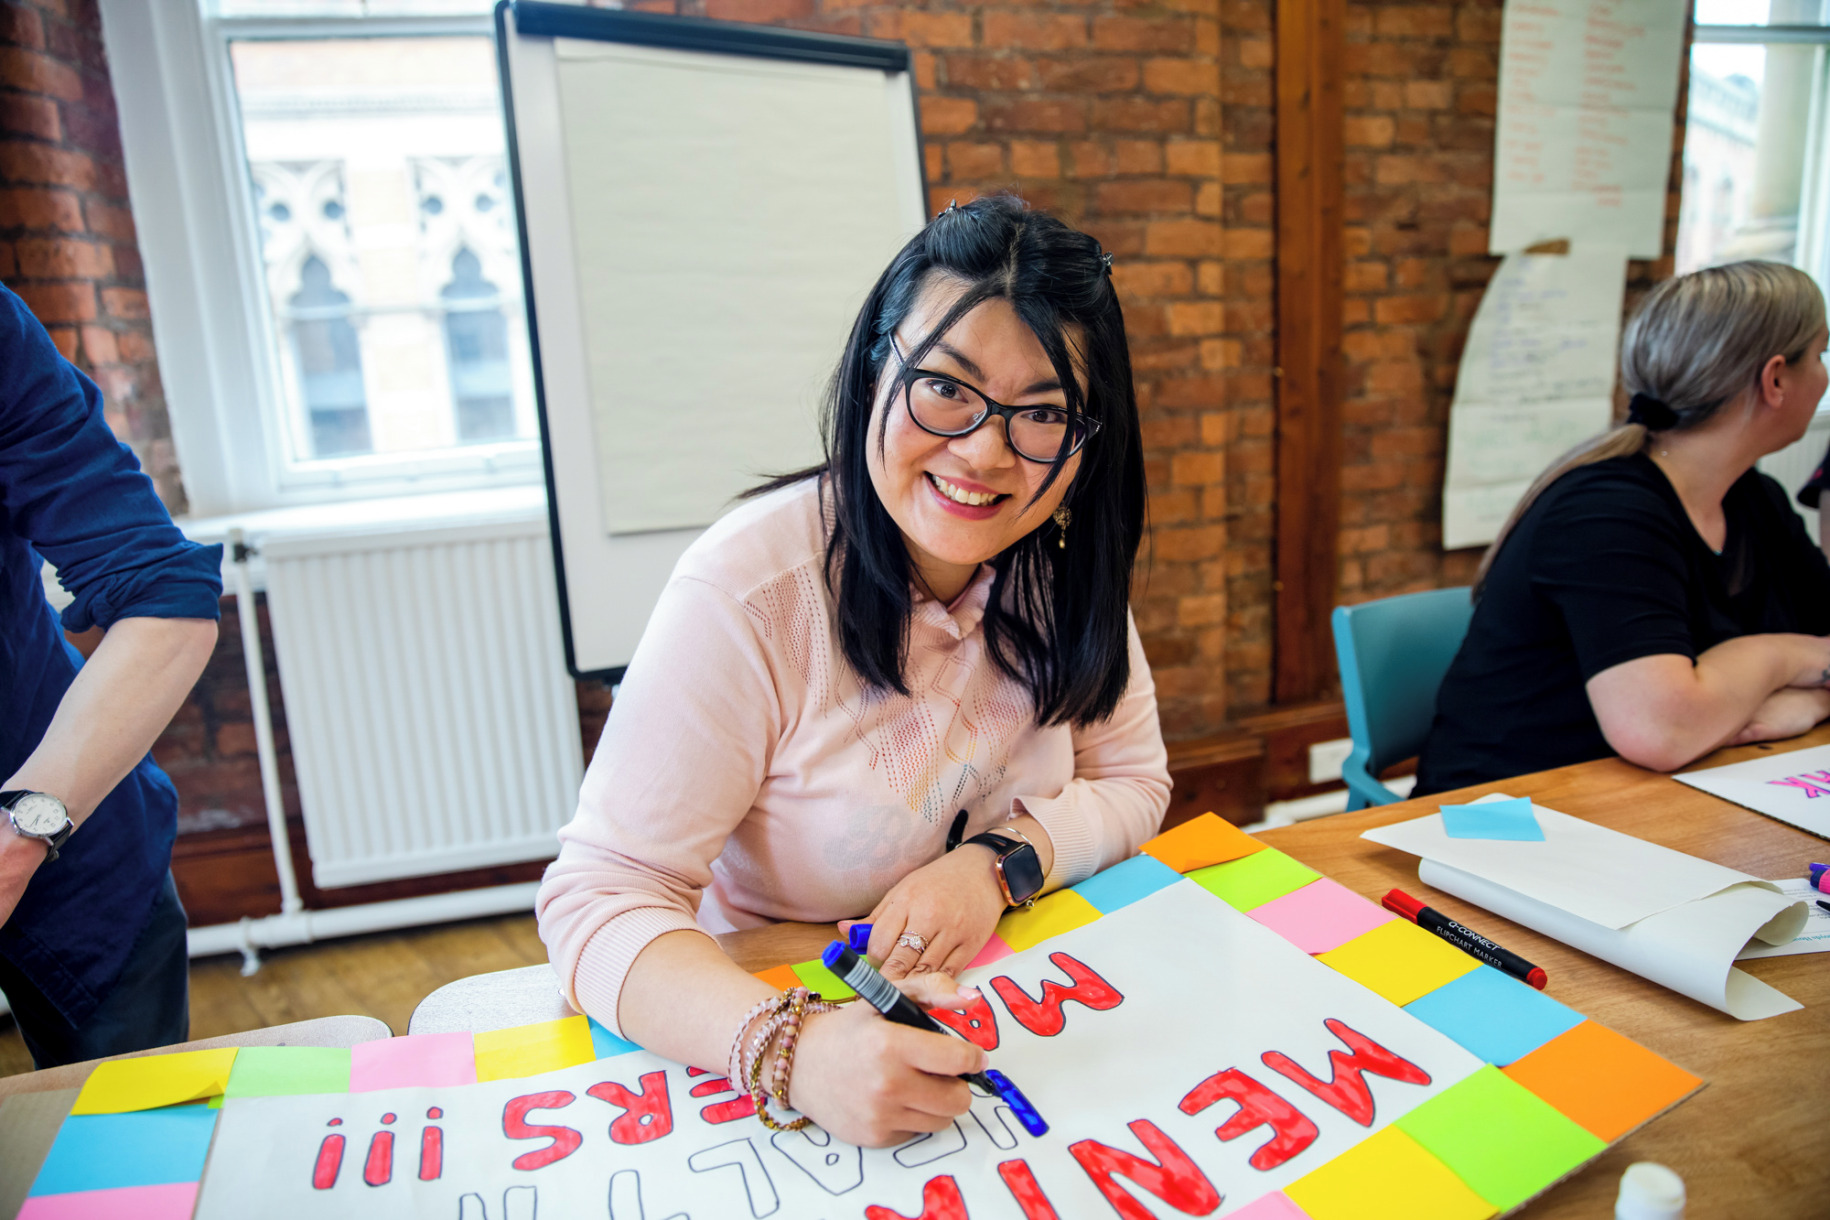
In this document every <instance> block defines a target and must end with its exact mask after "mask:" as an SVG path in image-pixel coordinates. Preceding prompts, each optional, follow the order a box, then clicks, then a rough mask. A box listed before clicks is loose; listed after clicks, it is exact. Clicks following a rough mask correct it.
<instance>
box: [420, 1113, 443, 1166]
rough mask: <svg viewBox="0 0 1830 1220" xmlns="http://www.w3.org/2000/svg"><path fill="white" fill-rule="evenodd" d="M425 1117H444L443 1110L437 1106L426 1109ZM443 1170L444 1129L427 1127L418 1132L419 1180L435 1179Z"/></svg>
mask: <svg viewBox="0 0 1830 1220" xmlns="http://www.w3.org/2000/svg"><path fill="white" fill-rule="evenodd" d="M426 1117H427V1118H432V1119H438V1118H443V1117H445V1112H444V1111H443V1110H441V1109H439V1108H438V1107H437V1106H433V1107H432V1108H431V1109H430V1110H427V1111H426ZM444 1172H445V1129H444V1128H443V1127H427V1128H426V1129H425V1130H424V1131H421V1132H420V1133H419V1180H420V1181H422V1182H433V1181H437V1180H438V1177H439V1175H440V1174H442V1173H444Z"/></svg>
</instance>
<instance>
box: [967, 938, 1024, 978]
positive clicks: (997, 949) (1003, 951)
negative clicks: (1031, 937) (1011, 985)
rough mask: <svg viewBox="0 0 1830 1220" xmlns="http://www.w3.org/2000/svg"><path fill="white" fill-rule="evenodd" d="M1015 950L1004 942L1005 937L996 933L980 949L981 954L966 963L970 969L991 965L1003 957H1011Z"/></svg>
mask: <svg viewBox="0 0 1830 1220" xmlns="http://www.w3.org/2000/svg"><path fill="white" fill-rule="evenodd" d="M1013 952H1015V950H1013V949H1012V948H1011V947H1010V946H1009V945H1007V944H1005V943H1004V938H1003V937H1001V936H998V935H996V934H995V933H994V934H993V935H992V938H991V939H990V940H988V941H986V942H985V947H984V948H983V949H980V950H979V955H978V956H977V957H975V958H973V959H972V960H971V961H969V962H967V963H966V969H968V970H970V969H972V968H973V967H974V966H989V965H991V963H993V962H995V961H997V960H998V959H999V958H1001V957H1009V956H1010V955H1011V954H1012V953H1013Z"/></svg>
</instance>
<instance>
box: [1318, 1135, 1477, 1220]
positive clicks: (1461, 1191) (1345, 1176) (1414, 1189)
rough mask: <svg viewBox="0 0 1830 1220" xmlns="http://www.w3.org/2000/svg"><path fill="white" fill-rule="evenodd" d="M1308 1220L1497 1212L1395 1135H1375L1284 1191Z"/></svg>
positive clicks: (1403, 1219)
mask: <svg viewBox="0 0 1830 1220" xmlns="http://www.w3.org/2000/svg"><path fill="white" fill-rule="evenodd" d="M1284 1194H1286V1195H1288V1196H1289V1197H1290V1201H1291V1202H1292V1203H1295V1204H1296V1205H1297V1206H1298V1207H1300V1208H1302V1209H1303V1211H1304V1212H1305V1213H1307V1214H1308V1215H1309V1217H1310V1220H1422V1218H1423V1217H1428V1218H1429V1220H1486V1218H1487V1217H1488V1216H1491V1215H1494V1214H1495V1213H1496V1212H1498V1211H1499V1208H1497V1207H1495V1206H1494V1205H1493V1204H1491V1203H1489V1202H1488V1201H1487V1200H1485V1199H1483V1198H1481V1197H1480V1196H1479V1195H1477V1194H1475V1193H1474V1191H1473V1190H1471V1189H1469V1187H1468V1184H1467V1183H1466V1182H1463V1181H1462V1180H1461V1179H1460V1178H1459V1177H1457V1176H1456V1174H1455V1171H1454V1170H1452V1169H1450V1168H1449V1167H1448V1166H1447V1165H1444V1164H1443V1163H1442V1162H1441V1161H1439V1160H1437V1159H1436V1158H1435V1157H1434V1156H1432V1155H1431V1154H1430V1153H1429V1152H1428V1151H1426V1150H1425V1149H1424V1147H1423V1145H1421V1144H1419V1143H1418V1142H1417V1141H1416V1140H1414V1139H1412V1138H1411V1137H1410V1136H1409V1135H1406V1134H1405V1133H1404V1132H1403V1131H1400V1130H1399V1129H1398V1128H1397V1127H1386V1128H1384V1129H1383V1130H1380V1131H1375V1132H1374V1133H1373V1134H1371V1135H1369V1136H1367V1137H1366V1138H1365V1139H1363V1140H1361V1141H1360V1142H1359V1143H1357V1144H1355V1145H1354V1146H1353V1147H1351V1148H1349V1149H1348V1150H1347V1151H1346V1152H1343V1153H1342V1154H1341V1155H1340V1156H1337V1157H1335V1158H1334V1159H1333V1160H1332V1161H1329V1162H1328V1163H1327V1164H1326V1165H1323V1166H1321V1167H1320V1168H1318V1169H1315V1170H1313V1171H1312V1172H1310V1173H1309V1174H1307V1175H1305V1176H1304V1177H1300V1178H1298V1179H1296V1181H1294V1182H1292V1183H1290V1184H1289V1185H1288V1186H1286V1187H1284Z"/></svg>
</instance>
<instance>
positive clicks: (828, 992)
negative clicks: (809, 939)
mask: <svg viewBox="0 0 1830 1220" xmlns="http://www.w3.org/2000/svg"><path fill="white" fill-rule="evenodd" d="M794 975H795V977H796V978H798V979H800V984H799V985H800V986H802V987H805V988H806V989H807V990H809V991H811V992H813V993H814V994H815V995H817V996H819V997H820V998H821V999H826V1000H843V999H845V998H846V997H847V996H853V995H856V994H858V993H857V992H855V991H853V990H852V989H851V988H850V987H847V986H846V985H845V983H844V981H843V980H842V979H840V978H839V976H838V975H836V974H834V973H833V972H832V971H830V970H828V969H827V968H826V966H825V964H824V963H823V962H821V961H820V959H819V958H817V957H816V958H814V959H813V960H812V961H810V962H796V963H795V964H794Z"/></svg>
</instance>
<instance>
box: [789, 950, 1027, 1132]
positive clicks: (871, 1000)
mask: <svg viewBox="0 0 1830 1220" xmlns="http://www.w3.org/2000/svg"><path fill="white" fill-rule="evenodd" d="M852 932H853V934H854V935H856V933H857V929H856V928H853V929H852ZM869 935H870V933H869V932H868V931H867V932H866V933H865V936H866V937H867V938H868V937H869ZM820 961H821V962H822V963H824V964H825V966H826V968H827V969H828V970H830V971H832V972H833V973H834V974H836V975H838V976H839V977H840V978H841V979H843V980H844V981H845V985H846V986H847V987H850V988H851V989H852V990H853V991H855V992H857V993H858V994H859V995H860V996H862V997H863V998H864V1000H865V1002H866V1003H868V1004H869V1005H870V1006H871V1007H872V1008H875V1009H876V1010H877V1011H878V1012H880V1013H882V1014H883V1015H884V1016H885V1017H887V1018H888V1019H889V1020H891V1021H894V1022H896V1023H897V1024H898V1025H907V1026H910V1027H911V1028H914V1029H927V1030H933V1031H934V1032H935V1033H937V1034H939V1033H945V1032H947V1031H946V1030H945V1028H944V1027H943V1026H942V1025H941V1024H940V1022H938V1021H936V1020H935V1019H934V1018H933V1017H930V1016H929V1015H928V1014H927V1013H925V1012H923V1011H922V1010H921V1009H920V1008H919V1007H918V1006H917V1005H916V1003H915V1001H913V1000H911V999H909V997H908V996H906V995H903V994H902V992H901V991H899V990H897V988H896V985H895V984H894V983H892V982H890V981H889V980H888V979H886V978H884V977H883V976H882V975H881V974H878V973H877V971H876V970H875V969H873V968H872V967H871V964H870V963H869V962H867V961H865V960H864V958H863V957H861V956H860V955H859V954H858V952H857V951H856V950H854V949H853V948H851V946H849V945H847V944H846V943H845V942H844V941H841V940H835V941H833V942H832V943H831V944H830V945H827V946H826V952H824V953H822V954H820ZM965 1079H966V1080H968V1081H970V1082H971V1083H973V1084H975V1085H977V1086H978V1087H979V1088H981V1089H983V1090H984V1091H985V1092H987V1093H994V1094H996V1095H997V1096H998V1097H999V1098H1000V1099H1001V1100H1002V1101H1003V1102H1004V1104H1005V1105H1007V1106H1009V1107H1010V1112H1011V1113H1012V1114H1015V1115H1016V1116H1017V1121H1018V1122H1020V1123H1022V1124H1023V1129H1024V1130H1025V1131H1027V1132H1029V1133H1030V1134H1031V1135H1047V1134H1048V1124H1047V1123H1046V1122H1044V1121H1042V1115H1041V1114H1039V1113H1037V1111H1036V1107H1034V1106H1032V1105H1031V1104H1030V1103H1029V1098H1027V1097H1025V1096H1023V1092H1022V1090H1020V1089H1019V1088H1017V1086H1016V1085H1015V1084H1012V1083H1011V1080H1010V1077H1008V1076H1006V1075H1005V1074H1004V1073H1002V1072H1000V1071H998V1070H997V1069H996V1068H986V1069H985V1070H984V1071H982V1072H970V1073H968V1074H967V1075H966V1076H965Z"/></svg>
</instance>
